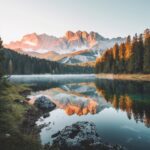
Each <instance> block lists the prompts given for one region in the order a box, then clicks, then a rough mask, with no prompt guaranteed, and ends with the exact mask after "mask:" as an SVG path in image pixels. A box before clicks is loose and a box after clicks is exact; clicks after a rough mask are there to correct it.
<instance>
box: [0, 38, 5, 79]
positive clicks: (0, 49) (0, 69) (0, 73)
mask: <svg viewBox="0 0 150 150" xmlns="http://www.w3.org/2000/svg"><path fill="white" fill-rule="evenodd" d="M2 48H3V41H2V40H1V38H0V78H1V77H2V75H3V70H2V65H1V62H2V61H3V60H4V56H3V54H2Z"/></svg>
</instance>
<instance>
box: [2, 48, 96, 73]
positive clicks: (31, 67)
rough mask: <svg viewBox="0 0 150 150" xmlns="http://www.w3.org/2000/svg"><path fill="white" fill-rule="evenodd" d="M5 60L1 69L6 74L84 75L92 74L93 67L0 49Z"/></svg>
mask: <svg viewBox="0 0 150 150" xmlns="http://www.w3.org/2000/svg"><path fill="white" fill-rule="evenodd" d="M0 51H1V53H2V54H3V55H4V58H5V60H4V61H2V63H1V65H2V69H3V71H4V72H5V73H6V74H45V73H50V74H80V73H82V74H84V73H94V67H91V66H80V65H65V64H61V63H58V62H55V61H49V60H45V59H39V58H35V57H30V56H28V55H24V54H20V53H18V52H15V51H13V50H10V49H5V48H3V49H0Z"/></svg>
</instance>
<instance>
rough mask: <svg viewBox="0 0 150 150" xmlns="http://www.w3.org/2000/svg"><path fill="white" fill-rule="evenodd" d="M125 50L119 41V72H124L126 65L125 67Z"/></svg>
mask: <svg viewBox="0 0 150 150" xmlns="http://www.w3.org/2000/svg"><path fill="white" fill-rule="evenodd" d="M125 52H126V47H125V44H124V43H121V45H120V47H119V66H118V70H119V72H121V73H125V72H126V70H125V69H126V67H125Z"/></svg>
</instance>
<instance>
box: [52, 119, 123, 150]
mask: <svg viewBox="0 0 150 150" xmlns="http://www.w3.org/2000/svg"><path fill="white" fill-rule="evenodd" d="M58 133H59V134H55V135H54V136H53V135H52V137H55V139H54V140H53V144H52V146H51V147H50V149H51V148H52V149H53V148H54V149H57V150H64V149H65V150H76V149H78V150H121V149H124V148H122V147H121V146H119V145H115V146H112V145H111V144H105V143H104V142H103V141H102V139H101V138H100V136H99V135H98V134H97V132H96V126H95V125H94V123H92V122H85V121H83V122H77V123H75V124H73V125H71V126H67V127H65V128H64V129H63V130H61V131H59V132H58Z"/></svg>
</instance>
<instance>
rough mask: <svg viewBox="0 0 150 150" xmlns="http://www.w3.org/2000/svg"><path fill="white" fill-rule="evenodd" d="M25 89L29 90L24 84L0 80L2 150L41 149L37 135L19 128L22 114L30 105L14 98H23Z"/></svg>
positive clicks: (0, 142) (0, 138) (0, 139)
mask: <svg viewBox="0 0 150 150" xmlns="http://www.w3.org/2000/svg"><path fill="white" fill-rule="evenodd" d="M26 90H30V88H29V87H28V86H26V85H15V84H10V83H8V82H6V81H4V82H2V81H0V148H1V149H2V150H41V149H42V148H41V144H40V141H39V137H38V135H36V134H33V133H31V134H26V133H22V132H21V129H20V126H21V124H22V121H23V119H24V115H25V113H26V112H27V110H28V109H29V108H30V107H31V106H28V105H27V104H25V103H18V102H16V100H25V96H23V95H22V94H21V93H23V92H24V91H26ZM7 135H10V136H9V137H8V136H7Z"/></svg>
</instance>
